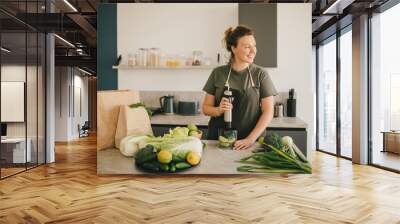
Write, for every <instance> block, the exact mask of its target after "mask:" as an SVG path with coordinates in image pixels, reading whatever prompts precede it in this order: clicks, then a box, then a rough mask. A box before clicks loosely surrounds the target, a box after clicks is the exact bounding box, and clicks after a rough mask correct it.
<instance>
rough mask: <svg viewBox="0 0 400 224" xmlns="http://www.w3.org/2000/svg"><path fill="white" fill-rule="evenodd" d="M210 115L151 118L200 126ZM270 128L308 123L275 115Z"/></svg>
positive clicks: (156, 123)
mask: <svg viewBox="0 0 400 224" xmlns="http://www.w3.org/2000/svg"><path fill="white" fill-rule="evenodd" d="M209 119H210V117H209V116H205V115H204V114H199V115H196V116H183V115H178V114H174V115H162V114H157V115H154V116H153V117H152V118H151V124H154V125H187V124H195V125H198V126H207V125H208V121H209ZM268 127H269V128H289V129H290V128H305V129H306V128H307V124H306V123H305V122H304V121H303V120H301V119H300V118H298V117H279V118H278V117H274V118H273V119H272V121H271V123H270V124H269V125H268Z"/></svg>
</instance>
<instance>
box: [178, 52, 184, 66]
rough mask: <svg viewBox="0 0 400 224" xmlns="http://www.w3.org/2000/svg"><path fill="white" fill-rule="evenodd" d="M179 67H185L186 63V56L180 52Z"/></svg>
mask: <svg viewBox="0 0 400 224" xmlns="http://www.w3.org/2000/svg"><path fill="white" fill-rule="evenodd" d="M177 62H178V64H177V67H183V66H185V65H186V56H185V55H184V54H180V55H179V56H178V58H177Z"/></svg>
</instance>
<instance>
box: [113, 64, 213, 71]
mask: <svg viewBox="0 0 400 224" xmlns="http://www.w3.org/2000/svg"><path fill="white" fill-rule="evenodd" d="M215 67H217V65H198V66H180V67H144V66H129V65H118V66H115V65H114V66H112V68H113V69H123V70H183V69H214V68H215Z"/></svg>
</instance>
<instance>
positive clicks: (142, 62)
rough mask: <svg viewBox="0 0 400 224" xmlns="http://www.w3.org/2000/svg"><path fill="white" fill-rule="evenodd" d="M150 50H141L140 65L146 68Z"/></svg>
mask: <svg viewBox="0 0 400 224" xmlns="http://www.w3.org/2000/svg"><path fill="white" fill-rule="evenodd" d="M148 51H149V49H147V48H139V61H138V65H139V66H143V67H146V66H147V65H148V61H147V55H148Z"/></svg>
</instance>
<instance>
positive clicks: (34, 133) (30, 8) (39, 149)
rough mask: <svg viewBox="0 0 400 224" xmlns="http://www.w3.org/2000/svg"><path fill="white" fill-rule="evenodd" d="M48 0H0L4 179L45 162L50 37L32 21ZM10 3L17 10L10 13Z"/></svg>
mask: <svg viewBox="0 0 400 224" xmlns="http://www.w3.org/2000/svg"><path fill="white" fill-rule="evenodd" d="M44 5H45V1H18V2H16V1H2V2H1V3H0V46H1V56H0V71H1V73H0V81H1V86H0V90H1V91H0V92H1V99H0V102H1V105H0V111H1V115H0V118H1V119H0V121H1V126H2V140H1V144H0V178H1V179H3V178H6V177H9V176H12V175H14V174H17V173H20V172H23V171H26V170H28V169H31V168H34V167H37V166H39V165H41V164H43V163H45V161H46V149H45V148H46V144H45V139H46V137H45V126H46V123H45V120H46V119H45V108H46V105H45V95H46V88H45V87H46V85H45V80H46V78H45V77H46V75H45V74H46V69H45V67H46V66H45V64H46V47H45V46H46V38H45V34H44V33H43V32H41V31H39V30H37V29H36V28H34V27H32V26H31V25H29V24H27V23H25V22H23V21H27V20H26V19H27V18H26V17H27V15H28V14H27V13H43V12H44V8H43V6H44ZM10 8H12V9H15V10H17V13H10V11H8V10H9V9H10Z"/></svg>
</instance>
